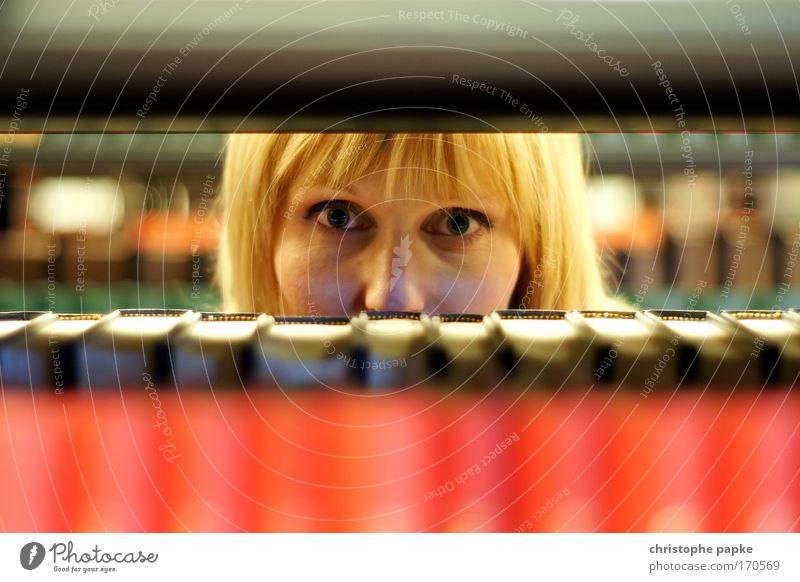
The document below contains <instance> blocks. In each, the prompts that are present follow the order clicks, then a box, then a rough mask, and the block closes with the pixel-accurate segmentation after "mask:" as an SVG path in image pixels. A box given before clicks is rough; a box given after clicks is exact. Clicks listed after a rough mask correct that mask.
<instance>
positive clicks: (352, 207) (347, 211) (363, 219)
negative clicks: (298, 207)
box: [304, 200, 371, 230]
mask: <svg viewBox="0 0 800 582" xmlns="http://www.w3.org/2000/svg"><path fill="white" fill-rule="evenodd" d="M304 218H305V219H306V220H314V221H316V222H317V223H318V224H320V225H322V226H324V227H325V228H329V229H331V230H366V229H367V228H369V227H370V226H371V221H370V220H369V217H368V216H367V215H366V214H365V212H364V211H363V210H362V209H361V208H359V207H358V206H357V205H356V204H354V203H352V202H350V201H347V200H324V201H322V202H317V203H316V204H314V205H313V206H312V207H311V208H309V209H308V211H307V212H306V214H305V216H304Z"/></svg>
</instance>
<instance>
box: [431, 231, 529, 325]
mask: <svg viewBox="0 0 800 582" xmlns="http://www.w3.org/2000/svg"><path fill="white" fill-rule="evenodd" d="M519 261H520V254H519V249H518V248H517V247H516V245H515V244H514V243H513V242H510V241H498V240H495V244H494V245H493V247H492V248H491V249H489V248H481V249H475V250H473V251H471V252H465V253H464V254H463V255H461V256H459V257H457V258H456V260H455V261H452V262H450V263H449V264H448V265H447V267H446V268H444V269H441V268H440V269H437V270H432V271H431V272H438V273H439V277H437V279H438V283H437V288H438V291H439V296H440V297H439V301H441V305H442V308H441V311H447V310H449V311H464V312H468V311H469V312H476V313H490V312H491V311H493V310H495V309H505V308H506V307H507V306H508V303H509V301H510V300H511V296H512V295H513V292H514V287H515V285H516V282H517V278H518V277H519Z"/></svg>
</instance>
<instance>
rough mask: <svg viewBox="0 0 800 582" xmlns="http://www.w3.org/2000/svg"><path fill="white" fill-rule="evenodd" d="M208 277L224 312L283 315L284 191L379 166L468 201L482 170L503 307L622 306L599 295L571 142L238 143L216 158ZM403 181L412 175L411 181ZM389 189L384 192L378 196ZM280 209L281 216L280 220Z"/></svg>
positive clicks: (248, 137) (374, 138) (271, 139)
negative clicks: (214, 251) (498, 213)
mask: <svg viewBox="0 0 800 582" xmlns="http://www.w3.org/2000/svg"><path fill="white" fill-rule="evenodd" d="M225 156H226V157H225V168H224V173H223V184H222V195H221V197H220V199H219V203H220V204H221V205H222V216H221V218H222V232H221V239H220V247H219V252H218V263H217V272H216V279H217V281H216V282H217V284H218V285H219V287H220V290H221V293H222V300H223V309H225V310H226V311H257V312H262V311H263V312H266V313H272V314H281V313H282V309H281V305H280V303H281V302H280V293H279V289H278V282H277V278H276V275H275V270H274V265H273V258H272V257H273V254H272V252H271V249H272V244H273V239H272V235H273V231H274V228H273V225H274V224H275V222H276V218H277V217H278V215H279V212H280V211H281V209H282V208H286V207H287V204H288V208H289V210H291V209H292V200H287V198H288V193H289V189H290V187H291V186H292V185H293V184H294V183H295V182H296V181H297V180H305V181H304V182H303V187H308V186H312V185H316V184H324V185H326V186H330V187H332V188H336V189H337V190H338V189H340V188H343V187H345V186H346V185H347V184H348V183H350V182H352V181H354V180H356V179H358V178H359V177H362V176H364V175H365V174H367V173H369V172H372V171H375V170H377V169H378V168H380V167H383V165H384V164H387V162H388V169H387V180H388V184H389V185H391V184H392V183H393V182H394V181H395V180H397V179H398V175H397V174H398V171H399V170H408V169H411V170H412V171H411V172H407V171H406V172H405V173H404V177H403V179H405V180H412V181H413V182H414V184H413V186H414V187H418V188H420V190H419V191H420V192H435V193H436V194H437V202H438V201H439V198H442V199H443V200H446V201H448V202H450V201H453V202H463V201H464V200H465V199H466V198H467V197H470V198H471V199H472V204H473V205H474V203H475V198H474V197H475V193H474V192H469V191H468V190H469V189H468V188H465V184H467V183H469V182H470V180H473V181H474V179H475V178H476V177H477V176H476V175H477V174H478V173H480V174H481V175H480V179H481V183H482V184H487V185H488V186H489V187H490V188H491V190H490V191H491V192H492V196H495V197H499V198H500V200H502V201H503V202H504V203H505V204H506V208H507V209H508V210H509V212H511V213H513V215H514V217H515V219H516V222H517V227H518V231H519V241H520V247H521V248H520V254H521V256H522V267H521V270H520V275H519V278H518V280H517V284H516V287H515V290H514V293H513V295H512V299H511V302H510V303H509V305H508V308H510V309H565V310H569V309H620V308H624V307H625V306H624V304H623V303H622V302H621V301H618V300H616V299H614V298H612V297H610V296H609V295H608V294H607V292H606V291H605V289H604V284H603V276H604V274H603V272H602V271H603V268H602V266H601V264H600V261H599V260H598V256H597V251H596V248H595V243H594V239H593V236H592V228H591V224H590V222H589V219H588V213H587V211H586V204H585V199H584V195H585V191H586V182H585V176H586V168H585V167H584V165H583V154H582V149H581V141H580V136H579V135H574V134H508V133H490V134H481V133H473V134H454V133H438V134H372V133H367V134H363V133H343V134H235V135H232V136H230V137H229V140H228V144H227V151H226V154H225ZM409 174H410V176H409ZM386 191H391V187H389V188H386ZM287 212H288V211H287Z"/></svg>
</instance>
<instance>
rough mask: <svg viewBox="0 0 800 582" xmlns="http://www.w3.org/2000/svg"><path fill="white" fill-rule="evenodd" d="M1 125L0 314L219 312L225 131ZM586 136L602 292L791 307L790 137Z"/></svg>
mask: <svg viewBox="0 0 800 582" xmlns="http://www.w3.org/2000/svg"><path fill="white" fill-rule="evenodd" d="M6 137H7V139H6V140H5V143H6V144H9V145H7V147H5V148H4V149H3V148H0V311H11V310H22V309H27V310H52V311H58V312H86V313H88V312H97V313H105V312H108V311H111V310H113V309H117V308H130V307H169V308H188V309H205V310H211V309H217V308H219V303H218V301H219V296H218V292H217V291H216V289H215V288H214V286H213V284H212V275H213V270H214V251H215V249H216V247H217V243H218V229H219V222H218V216H217V213H216V212H215V207H214V201H215V199H216V195H217V192H218V189H219V185H220V177H221V169H222V157H221V156H222V153H223V151H224V145H225V135H224V134H219V133H216V134H215V133H202V134H189V133H169V134H139V135H136V134H113V133H110V134H46V135H38V134H37V135H31V134H16V135H12V134H8V135H6ZM585 140H586V152H587V161H588V163H589V173H590V176H589V191H588V193H587V201H586V203H587V204H588V205H589V207H590V209H591V215H592V216H593V220H594V228H595V235H596V238H597V241H598V246H599V248H600V249H601V253H602V257H603V259H604V260H605V262H606V263H607V264H608V265H609V284H610V285H611V286H612V288H617V289H618V290H619V292H620V293H621V294H623V295H625V296H626V297H627V298H628V299H629V300H630V301H631V302H632V303H634V304H635V305H637V306H638V307H640V308H642V309H645V308H663V307H694V308H698V309H709V310H714V311H716V310H718V309H731V308H745V307H749V308H752V309H759V308H766V309H769V308H774V309H782V308H788V307H793V306H794V307H798V306H800V284H796V283H800V281H797V282H796V281H795V279H796V278H797V274H796V271H798V270H800V267H798V268H796V265H795V262H796V260H797V258H798V254H800V135H793V134H774V133H772V134H724V133H718V134H714V133H705V134H698V133H693V134H684V135H683V136H682V135H681V134H677V133H673V134H625V133H609V134H590V135H587V136H586V137H585Z"/></svg>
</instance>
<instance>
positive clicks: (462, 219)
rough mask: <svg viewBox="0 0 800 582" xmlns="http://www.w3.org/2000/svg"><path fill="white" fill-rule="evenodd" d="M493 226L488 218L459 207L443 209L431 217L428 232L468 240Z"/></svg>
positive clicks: (474, 211)
mask: <svg viewBox="0 0 800 582" xmlns="http://www.w3.org/2000/svg"><path fill="white" fill-rule="evenodd" d="M493 226H494V225H493V224H492V222H491V221H490V220H489V218H488V217H487V216H486V215H485V214H483V213H482V212H478V211H477V210H472V209H470V208H460V207H459V208H443V209H441V210H439V211H438V212H436V213H435V215H434V216H433V217H431V220H430V221H429V224H428V231H429V232H430V233H432V234H436V235H443V236H460V237H464V238H469V237H471V236H473V235H477V234H481V233H482V231H483V230H484V229H485V230H489V229H491V228H492V227H493Z"/></svg>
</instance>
